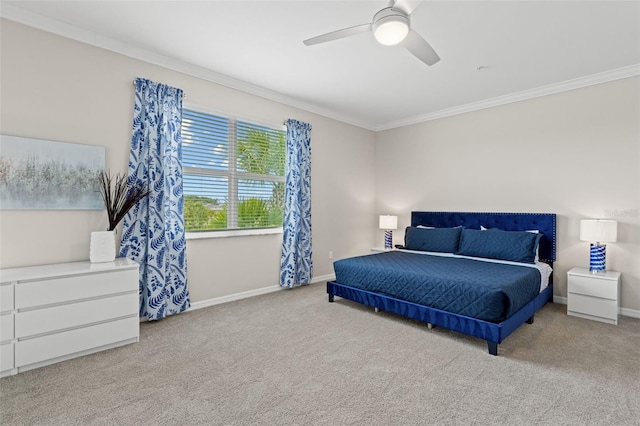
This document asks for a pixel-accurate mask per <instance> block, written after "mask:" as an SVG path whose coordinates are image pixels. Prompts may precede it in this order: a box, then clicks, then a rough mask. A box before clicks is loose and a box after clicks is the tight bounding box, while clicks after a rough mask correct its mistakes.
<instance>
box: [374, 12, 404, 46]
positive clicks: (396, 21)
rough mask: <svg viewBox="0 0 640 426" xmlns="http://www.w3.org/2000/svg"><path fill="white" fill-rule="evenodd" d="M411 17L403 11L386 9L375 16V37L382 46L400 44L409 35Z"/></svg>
mask: <svg viewBox="0 0 640 426" xmlns="http://www.w3.org/2000/svg"><path fill="white" fill-rule="evenodd" d="M409 24H410V22H409V15H407V14H406V13H405V12H404V11H403V10H400V9H394V8H393V7H386V8H384V9H382V10H380V11H379V12H378V13H376V14H375V15H373V24H372V28H371V29H372V30H373V35H374V36H375V38H376V40H378V42H379V43H380V44H384V45H385V46H392V45H394V44H398V43H400V42H401V41H402V40H404V38H405V37H406V36H407V34H408V33H409Z"/></svg>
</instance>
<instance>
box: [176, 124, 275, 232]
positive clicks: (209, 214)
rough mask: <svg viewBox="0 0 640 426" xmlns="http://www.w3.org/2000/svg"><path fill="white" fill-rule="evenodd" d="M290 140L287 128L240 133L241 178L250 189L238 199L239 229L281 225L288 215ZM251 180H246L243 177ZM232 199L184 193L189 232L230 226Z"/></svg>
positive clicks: (238, 161) (239, 159) (245, 186)
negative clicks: (286, 180) (286, 178)
mask: <svg viewBox="0 0 640 426" xmlns="http://www.w3.org/2000/svg"><path fill="white" fill-rule="evenodd" d="M285 147H286V140H285V134H284V132H283V131H264V130H260V129H257V128H249V129H248V130H246V131H245V132H239V136H238V139H237V144H236V158H237V171H238V173H237V179H239V181H240V182H242V184H243V185H244V188H253V189H252V190H248V189H247V192H249V193H250V195H249V196H242V195H240V196H239V198H238V201H237V228H238V229H248V228H269V227H279V226H282V223H283V214H284V191H285V186H284V185H285V184H284V182H281V181H277V180H272V179H271V178H280V179H282V178H283V177H284V172H285V171H284V168H285V161H284V160H285ZM246 175H249V176H247V179H244V180H243V179H242V177H243V176H246ZM228 209H229V202H228V200H226V199H225V200H218V199H215V198H211V197H205V196H200V195H185V196H184V218H185V229H186V230H187V231H200V230H220V229H229V222H228V219H229V218H228Z"/></svg>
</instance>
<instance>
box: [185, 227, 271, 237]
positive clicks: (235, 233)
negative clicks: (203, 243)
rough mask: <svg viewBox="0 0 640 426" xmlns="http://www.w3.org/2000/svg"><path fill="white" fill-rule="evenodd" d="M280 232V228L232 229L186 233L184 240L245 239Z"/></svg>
mask: <svg viewBox="0 0 640 426" xmlns="http://www.w3.org/2000/svg"><path fill="white" fill-rule="evenodd" d="M282 232H283V231H282V227H280V228H263V229H233V230H229V231H195V232H188V231H187V232H186V235H185V238H186V239H187V240H201V239H205V238H228V237H245V236H249V235H275V234H282Z"/></svg>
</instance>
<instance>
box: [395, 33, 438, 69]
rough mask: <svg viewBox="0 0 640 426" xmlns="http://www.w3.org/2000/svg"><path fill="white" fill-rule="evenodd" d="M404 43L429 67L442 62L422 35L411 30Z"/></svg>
mask: <svg viewBox="0 0 640 426" xmlns="http://www.w3.org/2000/svg"><path fill="white" fill-rule="evenodd" d="M402 43H403V44H404V47H406V48H407V50H408V51H409V52H411V53H413V55H414V56H415V57H416V58H418V59H420V60H421V61H422V62H424V63H425V64H427V65H429V66H431V65H433V64H435V63H436V62H438V61H439V60H440V56H438V54H437V53H436V51H435V50H433V47H431V45H430V44H429V43H427V41H426V40H425V39H423V38H422V36H420V34H418V33H417V32H415V31H413V30H411V29H410V30H409V34H407V38H405V39H404V41H403V42H402Z"/></svg>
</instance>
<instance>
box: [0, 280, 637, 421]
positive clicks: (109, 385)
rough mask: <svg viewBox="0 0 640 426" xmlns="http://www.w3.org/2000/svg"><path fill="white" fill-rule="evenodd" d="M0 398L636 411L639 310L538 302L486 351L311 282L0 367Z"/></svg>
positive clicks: (330, 409) (273, 413) (51, 404)
mask: <svg viewBox="0 0 640 426" xmlns="http://www.w3.org/2000/svg"><path fill="white" fill-rule="evenodd" d="M0 410H1V411H0V423H2V424H3V425H21V424H42V425H48V424H55V425H76V424H77V425H80V424H82V425H90V424H91V425H93V424H95V425H195V424H207V425H364V424H366V425H431V424H434V425H435V424H437V425H640V320H638V319H633V318H628V317H620V324H619V325H618V326H613V325H608V324H602V323H598V322H594V321H589V320H585V319H580V318H575V317H569V316H567V315H566V306H564V305H559V304H547V305H546V306H544V307H543V308H542V309H541V311H540V312H538V313H537V314H536V317H535V322H534V324H532V325H528V324H524V325H522V326H521V327H520V328H519V329H518V330H516V331H515V332H514V333H513V334H512V335H511V336H510V337H508V338H507V339H506V340H505V342H503V343H502V344H501V345H500V346H499V356H498V357H494V356H491V355H489V354H488V353H487V347H486V342H484V341H482V340H479V339H476V338H472V337H468V336H464V335H461V334H458V333H455V332H451V331H447V330H443V329H440V328H434V329H432V330H429V329H428V328H427V327H426V325H425V324H422V323H418V322H415V321H412V320H407V319H404V318H400V317H398V316H395V315H392V314H388V313H384V312H380V313H375V312H374V311H373V310H372V309H370V308H365V307H362V306H360V305H358V304H355V303H352V302H349V301H346V300H343V299H339V298H336V302H335V303H328V302H327V298H326V290H325V286H324V284H313V285H310V286H305V287H301V288H296V289H293V290H286V291H279V292H276V293H271V294H266V295H263V296H258V297H253V298H250V299H245V300H240V301H236V302H231V303H227V304H224V305H217V306H212V307H209V308H205V309H199V310H194V311H191V312H185V313H183V314H180V315H176V316H172V317H169V318H166V319H164V320H161V321H156V322H150V323H142V324H141V327H140V342H139V343H136V344H133V345H128V346H125V347H121V348H116V349H111V350H108V351H104V352H100V353H97V354H93V355H89V356H84V357H81V358H77V359H74V360H69V361H65V362H62V363H59V364H55V365H51V366H47V367H43V368H40V369H36V370H32V371H28V372H24V373H20V374H18V375H16V376H12V377H7V378H3V379H0Z"/></svg>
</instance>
